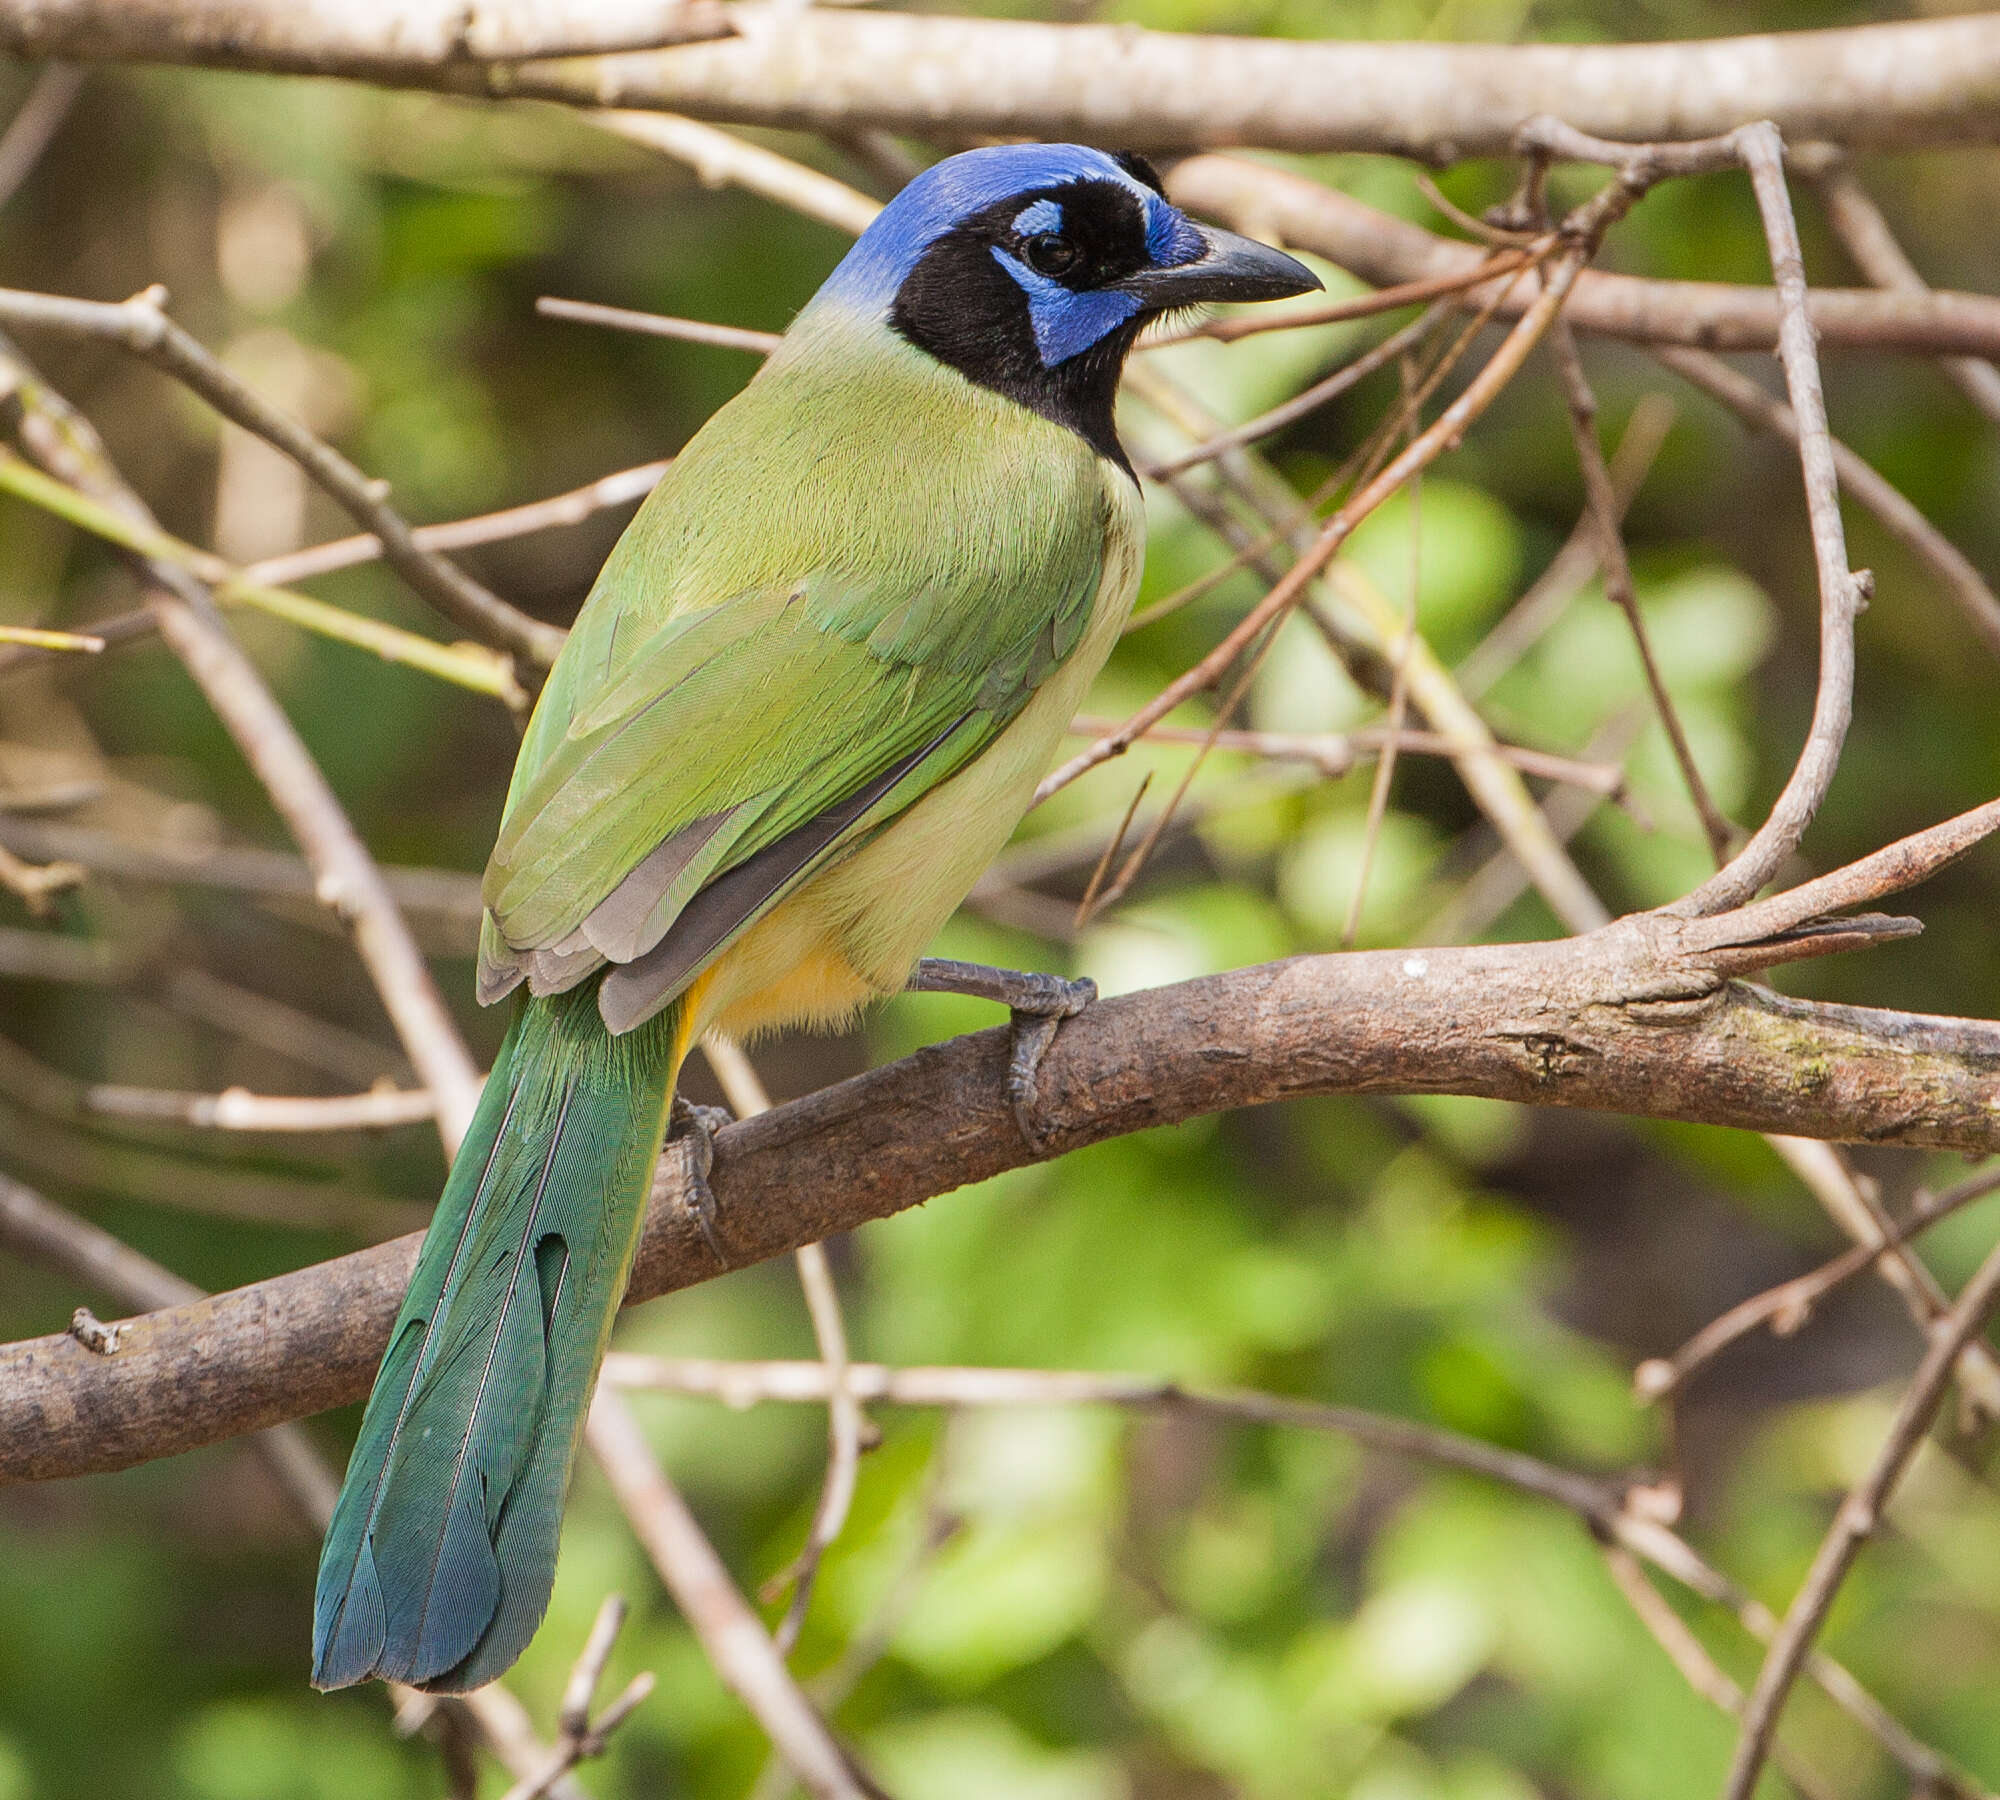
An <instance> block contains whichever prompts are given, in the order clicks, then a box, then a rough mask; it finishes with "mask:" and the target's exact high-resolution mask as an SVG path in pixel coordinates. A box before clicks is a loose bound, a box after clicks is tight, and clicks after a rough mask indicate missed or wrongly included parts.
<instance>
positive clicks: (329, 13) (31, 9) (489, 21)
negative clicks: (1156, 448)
mask: <svg viewBox="0 0 2000 1800" xmlns="http://www.w3.org/2000/svg"><path fill="white" fill-rule="evenodd" d="M726 21H727V22H726V23H725V11H724V9H722V8H720V7H710V6H707V5H705V4H704V0H665V3H663V0H619V4H616V5H614V6H609V7H604V6H595V5H590V6H586V5H584V4H581V3H580V0H571V3H564V0H513V3H511V4H509V3H506V0H499V3H490V4H482V5H472V6H468V5H465V4H462V3H461V0H403V3H402V4H400V5H392V4H386V3H384V0H374V3H373V4H366V5H364V4H358V3H355V0H345V3H343V0H148V3H147V4H143V5H138V4H134V3H133V0H60V3H55V0H4V4H0V50H11V51H13V52H14V53H15V54H16V55H20V56H64V57H69V58H71V59H74V60H77V61H105V60H120V61H148V62H167V63H200V64H208V65H214V66H221V67H226V68H236V69H263V70H270V71H277V72H287V71H288V72H292V73H303V74H347V75H358V76H363V77H365V78H367V79H369V80H371V81H380V82H385V83H395V84H401V85H407V86H414V87H432V88H444V89H449V90H452V91H456V92H473V93H486V94H503V93H511V94H526V95H533V96H535V97H538V98H542V99H561V100H571V101H576V102H581V103H583V104H586V105H592V106H627V107H645V108H649V109H664V110H667V111H672V112H684V113H691V114H694V115H697V116H699V117H703V118H709V119H721V120H734V121H736V122H737V123H740V124H756V125H775V126H785V127H791V128H794V129H800V130H808V131H833V132H844V131H851V130H853V129H855V128H856V127H870V126H875V127H881V128H884V129H887V130H890V131H907V132H915V133H919V134H922V133H927V132H933V131H937V130H939V129H941V128H949V129H950V130H951V131H953V132H955V133H958V134H962V135H967V136H995V137H1040V138H1066V137H1074V138H1084V139H1087V140H1090V141H1094V142H1100V143H1119V144H1129V145H1131V146H1133V147H1134V148H1138V149H1177V148H1180V149H1184V148H1187V147H1189V146H1192V145H1197V144H1262V145H1267V146H1269V147H1271V148H1274V149H1292V150H1336V149H1338V150H1377V151H1387V152H1390V153H1392V154H1396V155H1405V156H1417V157H1422V158H1424V159H1426V160H1429V161H1434V162H1448V161H1451V160H1453V159H1454V158H1456V157H1462V156H1479V155H1496V154H1502V153H1504V152H1505V151H1506V150H1507V148H1508V146H1509V145H1510V144H1511V142H1512V140H1513V136H1514V133H1515V131H1516V130H1517V129H1519V127H1520V126H1521V124H1522V122H1523V121H1524V120H1526V119H1528V118H1530V117H1532V116H1533V115H1534V114H1536V113H1553V114H1556V115H1558V116H1560V117H1562V118H1565V119H1568V120H1569V121H1570V122H1571V123H1572V124H1575V125H1577V126H1579V127H1581V128H1583V129H1585V130H1587V131H1592V132H1596V133H1598V134H1600V135H1601V136H1604V137H1614V138H1627V139H1633V140H1638V139H1666V138H1685V137H1706V136H1712V135H1715V134H1718V133H1721V132H1725V131H1729V130H1732V129H1734V128H1735V127H1736V126H1738V125H1741V124H1744V123H1746V122H1747V121H1748V120H1750V119H1753V118H1771V119H1774V120H1775V121H1776V122H1777V124H1778V125H1779V127H1780V128H1781V129H1782V130H1783V131H1785V132H1786V134H1787V135H1789V136H1795V137H1799V138H1806V137H1816V138H1824V139H1828V140H1830V141H1833V142H1838V143H1845V144H1855V145H1868V146H1884V145H1917V144H1960V143H1967V142H1981V143H1983V142H1990V141H1992V140H1993V139H1994V138H1995V137H1996V136H2000V106H1996V102H1995V98H1994V96H1995V92H1996V88H2000V20H1996V19H1994V18H1992V17H1991V16H1988V15H1979V16H1974V17H1970V18H1960V19H1937V20H1927V21H1921V22H1915V23H1908V24H1891V25H1868V26H1860V27H1855V28H1850V29H1846V30H1834V31H1800V32H1785V33H1766V34H1762V35H1758V36H1749V37H1735V38H1720V39H1716V40H1713V41H1711V42H1707V43H1680V44H1602V45H1585V44H1518V45H1497V44H1495V45H1487V44H1432V43H1410V44H1368V43H1336V42H1322V43H1298V42H1290V41H1260V40H1254V39H1242V38H1225V37H1203V36H1195V35H1192V34H1186V35H1183V34H1177V33H1167V32H1156V31H1144V30H1138V29H1135V28H1133V27H1131V26H1123V25H1121V26H1110V25H1046V24H1031V23H1021V22H1015V21H1008V20H997V19H967V18H950V17H939V16H928V17H922V16H914V15H909V14H903V13H855V14H844V13H832V14H829V13H825V12H819V11H812V12H805V13H801V14H798V15H796V16H794V15H793V14H791V13H789V12H788V13H785V14H784V15H783V16H782V17H768V18H767V17H765V16H764V15H762V14H761V13H759V12H756V11H753V10H752V9H749V8H738V9H736V10H735V11H733V12H729V13H727V14H726ZM732 26H733V27H734V30H735V32H736V33H737V35H735V36H725V35H724V34H725V33H726V32H727V31H728V30H729V29H730V27H732ZM698 38H711V39H716V40H718V41H715V42H708V43H689V42H687V40H689V39H698ZM645 42H652V43H676V42H678V43H680V44H682V46H683V47H681V48H678V49H670V50H658V51H640V52H636V53H631V54H623V55H618V54H613V55H583V56H573V57H568V58H566V59H565V60H544V61H525V62H518V63H513V64H512V65H511V66H507V67H499V68H495V67H491V66H489V63H490V61H491V59H495V58H507V59H512V58H534V57H541V58H560V57H563V56H564V53H565V52H571V51H591V50H600V49H609V48H611V47H613V46H615V45H619V44H629V43H645Z"/></svg>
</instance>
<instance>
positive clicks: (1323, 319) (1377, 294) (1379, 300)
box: [1148, 240, 1554, 350]
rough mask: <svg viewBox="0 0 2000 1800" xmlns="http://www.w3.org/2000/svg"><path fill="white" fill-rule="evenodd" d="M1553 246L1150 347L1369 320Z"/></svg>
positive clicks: (1255, 316)
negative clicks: (1349, 298) (1193, 339)
mask: <svg viewBox="0 0 2000 1800" xmlns="http://www.w3.org/2000/svg"><path fill="white" fill-rule="evenodd" d="M1553 247H1554V245H1553V241H1552V240H1551V241H1550V243H1548V244H1547V245H1537V246H1534V247H1532V248H1527V249H1519V250H1513V249H1510V250H1503V251H1501V252H1500V253H1499V254H1498V255H1496V256H1492V257H1489V258H1487V260H1486V261H1484V262H1482V263H1481V264H1480V265H1479V266H1478V267H1477V268H1474V269H1461V270H1455V271H1453V272H1452V273H1451V274H1449V275H1429V276H1426V277H1424V279H1422V280H1421V281H1401V282H1397V283H1396V284H1394V285H1393V286H1391V287H1383V288H1377V289H1375V291H1374V292H1373V293H1368V294H1359V295H1356V296H1355V297H1354V298H1353V299H1351V300H1322V301H1319V302H1318V303H1316V304H1314V305H1312V306H1304V307H1296V308H1294V309H1292V310H1291V311H1289V312H1280V311H1276V310H1274V309H1268V308H1267V309H1265V310H1264V311H1261V312H1254V313H1246V314H1244V315H1243V316H1242V317H1241V318H1235V319H1208V320H1205V321H1204V322H1203V323H1202V324H1200V325H1197V326H1195V327H1193V328H1192V329H1191V330H1188V331H1185V332H1182V333H1180V334H1179V335H1178V336H1175V337H1163V338H1156V339H1153V340H1151V342H1150V343H1149V344H1148V348H1150V349H1155V350H1158V349H1164V348H1165V347H1166V346H1167V345H1169V344H1178V343H1185V342H1187V341H1188V340H1190V339H1192V338H1214V339H1215V340H1216V341H1217V342H1218V343H1223V344H1233V343H1235V342H1236V341H1237V340H1238V339H1239V338H1246V337H1255V336H1257V335H1259V334H1261V333H1263V332H1266V331H1301V330H1304V329H1305V328H1306V327H1307V326H1311V325H1340V324H1345V323H1347V322H1348V321H1349V320H1352V319H1370V318H1373V317H1374V316H1375V315H1376V314H1378V313H1385V312H1396V311H1398V310H1399V309H1401V308H1402V307H1405V306H1416V305H1418V304H1420V303H1421V302H1423V301H1426V300H1437V299H1441V298H1443V297H1444V296H1445V295H1447V294H1462V293H1464V292H1465V290H1466V289H1467V288H1475V287H1483V286H1484V285H1485V284H1486V283H1487V282H1489V281H1491V280H1493V279H1494V277H1495V276H1499V275H1506V274H1510V273H1511V272H1512V271H1514V270H1516V269H1519V268H1523V267H1525V266H1526V265H1527V263H1528V262H1529V261H1530V260H1531V259H1533V258H1535V257H1536V256H1537V254H1538V252H1539V253H1540V254H1546V253H1547V251H1548V250H1549V249H1552V248H1553Z"/></svg>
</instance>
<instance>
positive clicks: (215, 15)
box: [0, 0, 730, 94]
mask: <svg viewBox="0 0 2000 1800" xmlns="http://www.w3.org/2000/svg"><path fill="white" fill-rule="evenodd" d="M726 15H727V8H726V7H724V6H721V5H719V4H717V3H716V0H474V3H472V4H468V3H467V0H213V3H211V4H196V5H183V4H167V3H164V0H81V3H79V0H62V3H61V4H57V5H37V4H29V3H28V0H19V3H18V4H13V5H9V6H8V7H7V8H6V9H5V10H4V11H0V50H5V51H7V52H9V53H11V54H12V55H15V56H21V57H41V56H69V55H74V56H75V57H76V58H77V59H78V60H79V61H87V62H187V63H197V64H208V65H212V66H217V67H221V68H236V69H268V70H272V71H275V72H281V73H288V74H294V75H353V76H359V77H363V78H366V79H370V80H377V81H397V80H401V81H413V82H416V83H417V84H419V85H435V86H439V87H447V88H452V89H456V90H471V91H474V92H477V91H481V90H485V91H490V92H494V93H498V94H504V93H506V92H508V85H507V81H506V75H507V70H506V69H505V68H504V67H501V68H499V69H495V70H491V71H488V70H487V69H485V68H484V67H483V65H485V64H487V63H501V64H504V63H505V62H507V61H508V60H510V59H512V58H515V57H522V56H580V55H598V54H602V53H603V52H605V51H610V50H630V49H637V48H641V47H645V46H650V45H658V44H677V43H687V42H690V41H693V40H696V39H699V38H704V37H720V36H723V35H725V34H726V33H727V32H728V31H729V29H730V27H729V24H728V21H727V16H726Z"/></svg>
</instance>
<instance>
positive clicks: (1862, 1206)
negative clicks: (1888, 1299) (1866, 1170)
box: [1766, 1135, 2000, 1419]
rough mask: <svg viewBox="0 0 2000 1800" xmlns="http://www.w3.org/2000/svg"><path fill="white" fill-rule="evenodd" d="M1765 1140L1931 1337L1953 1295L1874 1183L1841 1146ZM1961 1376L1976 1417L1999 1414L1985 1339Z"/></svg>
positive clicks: (1999, 1386)
mask: <svg viewBox="0 0 2000 1800" xmlns="http://www.w3.org/2000/svg"><path fill="white" fill-rule="evenodd" d="M1766 1141H1767V1142H1769V1144H1770V1145H1771V1147H1772V1148H1773V1149H1774V1150H1776V1151H1777V1153H1778V1154H1779V1155H1780V1156H1782V1157H1783V1158H1784V1159H1785V1162H1786V1164H1787V1166H1789V1167H1790V1169H1791V1171H1792V1173H1793V1174H1795V1175H1796V1176H1798V1178H1799V1179H1800V1181H1802V1182H1804V1183H1805V1186H1806V1189H1807V1191H1808V1192H1809V1193H1810V1194H1811V1195H1812V1196H1813V1198H1814V1199H1815V1200H1817V1201H1818V1202H1819V1203H1820V1205H1821V1206H1822V1207H1824V1208H1825V1209H1826V1213H1827V1216H1828V1217H1829V1218H1831V1219H1832V1220H1833V1222H1834V1223H1835V1224H1836V1225H1838V1226H1839V1227H1840V1229H1841V1230H1842V1231H1844V1232H1845V1233H1846V1234H1847V1235H1848V1236H1849V1237H1850V1238H1852V1239H1853V1240H1854V1242H1855V1244H1856V1246H1857V1247H1859V1248H1870V1249H1873V1250H1874V1251H1875V1253H1876V1254H1875V1258H1874V1261H1875V1268H1876V1272H1877V1273H1878V1274H1880V1275H1881V1277H1882V1279H1883V1280H1884V1281H1886V1282H1887V1283H1888V1284H1889V1286H1890V1287H1892V1288H1894V1289H1895V1290H1896V1292H1897V1293H1898V1294H1899V1295H1901V1297H1902V1300H1903V1304H1904V1305H1905V1306H1906V1307H1908V1309H1909V1313H1910V1317H1911V1319H1912V1320H1913V1321H1914V1322H1915V1324H1916V1327H1917V1329H1918V1330H1919V1331H1920V1332H1922V1333H1923V1334H1924V1335H1925V1337H1926V1338H1928V1337H1929V1335H1930V1334H1931V1332H1932V1331H1934V1330H1935V1329H1936V1328H1937V1324H1938V1321H1939V1320H1940V1319H1942V1318H1943V1317H1944V1315H1945V1314H1946V1313H1947V1312H1949V1311H1950V1310H1951V1301H1950V1298H1949V1297H1948V1296H1947V1295H1946V1293H1945V1291H1944V1289H1943V1288H1942V1287H1940V1286H1939V1285H1938V1280H1937V1277H1936V1276H1935V1275H1933V1274H1932V1273H1931V1272H1930V1269H1929V1268H1928V1267H1927V1266H1926V1265H1925V1264H1924V1263H1923V1262H1922V1261H1921V1260H1919V1259H1918V1258H1917V1257H1916V1256H1915V1255H1914V1254H1913V1253H1912V1252H1911V1251H1909V1250H1906V1249H1905V1248H1904V1247H1903V1246H1902V1244H1901V1243H1900V1242H1898V1241H1897V1231H1896V1223H1895V1221H1894V1220H1893V1219H1891V1218H1890V1217H1889V1215H1888V1214H1887V1213H1886V1212H1885V1211H1883V1209H1882V1202H1881V1200H1880V1199H1879V1198H1878V1196H1877V1194H1876V1192H1875V1184H1874V1183H1873V1182H1872V1181H1867V1180H1865V1179H1863V1178H1862V1177H1860V1176H1857V1175H1856V1174H1855V1172H1854V1170H1853V1168H1852V1167H1850V1166H1849V1163H1848V1160H1847V1157H1846V1155H1845V1154H1844V1153H1843V1152H1842V1151H1841V1150H1840V1148H1839V1147H1838V1146H1837V1145H1834V1144H1822V1143H1820V1142H1818V1141H1817V1140H1816V1139H1813V1138H1795V1137H1780V1136H1775V1135H1773V1136H1771V1137H1770V1138H1768V1139H1767V1140H1766ZM1958 1380H1959V1385H1960V1387H1961V1388H1962V1390H1963V1392H1964V1396H1965V1400H1966V1402H1967V1404H1968V1406H1969V1407H1970V1408H1971V1409H1972V1414H1973V1416H1974V1417H1976V1418H1985V1419H1995V1418H2000V1363H1996V1362H1995V1360H1994V1354H1993V1352H1992V1350H1990V1349H1989V1348H1988V1347H1987V1346H1986V1345H1985V1344H1984V1343H1971V1344H1967V1345H1966V1347H1965V1351H1964V1354H1963V1355H1962V1356H1961V1357H1960V1358H1959V1364H1958Z"/></svg>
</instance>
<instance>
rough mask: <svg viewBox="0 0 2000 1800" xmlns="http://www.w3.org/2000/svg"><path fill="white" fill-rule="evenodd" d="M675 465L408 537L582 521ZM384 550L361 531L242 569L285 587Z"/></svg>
mask: <svg viewBox="0 0 2000 1800" xmlns="http://www.w3.org/2000/svg"><path fill="white" fill-rule="evenodd" d="M649 316H650V315H648V314H644V313H641V314H640V315H639V317H641V318H645V317H649ZM672 466H673V458H672V457H663V458H661V459H660V460H659V461H657V462H649V463H639V464H637V465H636V466H635V467H633V468H629V469H615V470H613V471H612V473H610V474H609V475H600V476H599V477H598V478H597V479H596V480H595V481H590V482H586V483H585V484H584V485H583V486H582V487H580V488H571V489H570V490H569V491H568V492H567V493H563V494H551V495H550V496H549V497H548V498H547V499H546V500H530V501H529V502H527V504H526V505H524V506H509V507H506V508H504V509H502V510H501V511H499V512H490V513H479V514H477V515H476V516H475V517H472V518H469V519H451V520H448V521H446V522H444V523H442V524H438V525H418V526H416V527H415V528H414V529H413V530H412V531H411V532H410V536H411V537H412V538H413V539H414V540H415V541H416V542H417V543H418V544H419V545H420V546H421V547H422V548H423V549H426V550H471V549H474V548H476V547H477V546H479V545H481V544H497V543H501V542H504V541H505V540H507V539H509V538H518V537H527V536H528V535H529V534H530V533H532V532H537V531H552V530H554V529H556V528H557V527H559V526H564V525H581V524H582V523H583V522H584V520H586V519H588V518H590V517H592V516H593V515H594V514H597V513H600V512H603V511H605V510H606V509H607V508H609V507H613V506H624V505H626V504H628V503H629V502H631V501H633V500H643V499H644V498H645V497H646V496H647V495H648V494H650V493H651V492H652V491H653V489H654V488H655V487H657V486H658V485H659V480H660V477H661V476H662V475H664V474H665V473H666V472H667V470H668V469H669V468H671V467H672ZM381 554H382V540H381V539H380V538H378V537H376V536H375V535H374V534H373V533H372V532H362V533H360V534H358V535H357V536H354V537H344V538H335V539H333V540H332V541H331V542H330V543H325V544H313V545H310V546H309V547H308V548H306V549H304V550H292V551H288V552H287V553H286V554H285V555H283V556H272V557H266V558H265V559H264V560H263V561H262V562H254V563H251V564H249V565H248V566H247V567H246V568H245V569H244V571H243V573H244V574H245V575H246V576H247V577H248V578H249V579H250V580H252V581H254V582H258V583H260V584H262V585H264V586H266V587H286V586H289V585H290V584H291V583H292V582H295V581H305V580H308V579H309V578H311V577H312V576H314V575H328V574H331V573H332V572H333V571H334V570H336V569H351V568H353V567H354V566H355V565H356V564H357V563H364V562H372V561H374V560H375V559H376V558H377V557H379V556H380V555H381Z"/></svg>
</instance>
